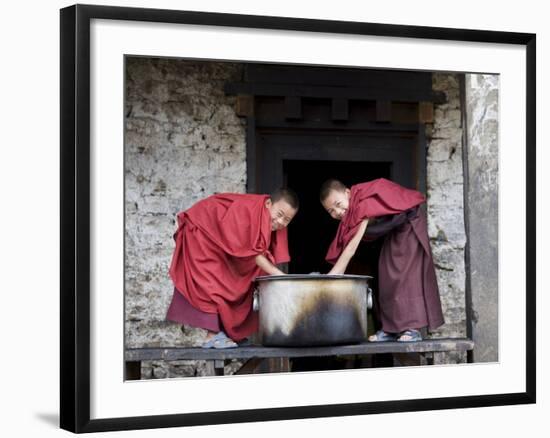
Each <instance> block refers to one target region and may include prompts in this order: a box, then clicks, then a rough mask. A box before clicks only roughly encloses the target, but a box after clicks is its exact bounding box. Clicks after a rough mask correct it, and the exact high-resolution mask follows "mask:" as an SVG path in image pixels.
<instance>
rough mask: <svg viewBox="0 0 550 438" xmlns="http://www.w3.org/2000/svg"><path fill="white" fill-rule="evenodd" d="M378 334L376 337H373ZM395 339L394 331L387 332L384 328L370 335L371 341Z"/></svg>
mask: <svg viewBox="0 0 550 438" xmlns="http://www.w3.org/2000/svg"><path fill="white" fill-rule="evenodd" d="M374 336H376V338H375V339H373V337H374ZM390 341H395V335H394V334H393V333H386V332H385V331H384V330H378V331H377V332H376V333H375V334H374V335H372V336H369V342H390Z"/></svg>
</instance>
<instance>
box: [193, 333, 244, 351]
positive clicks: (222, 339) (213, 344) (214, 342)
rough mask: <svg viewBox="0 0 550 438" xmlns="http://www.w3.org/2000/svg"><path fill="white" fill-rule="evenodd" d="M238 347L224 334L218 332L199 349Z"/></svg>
mask: <svg viewBox="0 0 550 438" xmlns="http://www.w3.org/2000/svg"><path fill="white" fill-rule="evenodd" d="M235 347H238V345H237V343H236V342H234V341H233V340H232V339H230V338H228V337H227V335H226V334H225V333H224V332H218V333H216V334H215V335H214V336H212V337H211V338H210V339H209V340H208V341H206V342H205V343H203V344H202V345H201V348H216V349H223V348H235Z"/></svg>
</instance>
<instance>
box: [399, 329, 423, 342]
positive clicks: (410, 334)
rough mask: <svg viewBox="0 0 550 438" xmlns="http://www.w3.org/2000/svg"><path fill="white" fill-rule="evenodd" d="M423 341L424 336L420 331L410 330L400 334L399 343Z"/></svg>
mask: <svg viewBox="0 0 550 438" xmlns="http://www.w3.org/2000/svg"><path fill="white" fill-rule="evenodd" d="M421 340H422V335H421V334H420V331H419V330H415V329H408V330H404V331H402V332H401V333H399V336H398V337H397V342H418V341H421Z"/></svg>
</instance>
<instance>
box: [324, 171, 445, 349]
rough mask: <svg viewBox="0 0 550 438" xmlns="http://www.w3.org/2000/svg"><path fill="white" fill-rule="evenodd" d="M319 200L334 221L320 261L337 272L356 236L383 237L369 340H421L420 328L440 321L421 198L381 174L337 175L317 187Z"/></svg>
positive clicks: (353, 247)
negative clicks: (364, 178) (362, 178)
mask: <svg viewBox="0 0 550 438" xmlns="http://www.w3.org/2000/svg"><path fill="white" fill-rule="evenodd" d="M320 199H321V204H322V205H323V207H324V208H325V210H326V211H327V212H328V213H329V214H330V215H331V216H332V217H333V218H334V219H337V220H339V221H340V225H339V227H338V231H337V233H336V237H335V239H334V241H333V242H332V244H331V245H330V248H329V250H328V253H327V256H326V260H327V261H328V262H330V263H332V264H334V267H333V268H332V270H331V271H330V272H329V274H343V273H344V272H345V270H346V267H347V265H348V263H349V262H350V260H351V258H352V257H353V255H354V254H355V251H356V250H357V247H358V246H359V243H360V242H361V240H367V241H368V240H374V239H377V238H380V237H383V238H384V242H383V244H382V249H381V251H380V258H379V262H378V285H379V291H378V302H377V304H378V306H377V310H378V316H379V320H380V323H381V329H380V330H378V331H377V332H376V334H374V335H372V336H370V337H369V341H372V342H377V341H390V340H397V341H401V342H412V341H419V340H422V336H421V333H420V329H421V328H424V327H428V328H429V329H430V330H433V329H435V328H437V327H439V326H440V325H442V324H443V323H444V320H443V313H442V310H441V302H440V298H439V289H438V286H437V280H436V276H435V269H434V265H433V260H432V253H431V248H430V243H429V239H428V232H427V225H426V217H425V215H424V214H423V212H422V211H421V210H420V209H419V206H420V204H422V203H424V202H425V201H426V199H425V198H424V196H423V195H422V194H421V193H420V192H417V191H416V190H410V189H407V188H404V187H402V186H400V185H399V184H396V183H394V182H392V181H389V180H387V179H384V178H380V179H376V180H374V181H369V182H366V183H362V184H357V185H354V186H352V187H351V189H349V188H347V187H346V186H345V185H344V184H342V183H341V182H340V181H338V180H334V179H333V180H329V181H326V182H325V183H324V184H323V186H322V187H321V193H320Z"/></svg>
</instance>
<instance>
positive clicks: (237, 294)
mask: <svg viewBox="0 0 550 438" xmlns="http://www.w3.org/2000/svg"><path fill="white" fill-rule="evenodd" d="M297 210H298V198H297V196H296V194H295V193H294V192H293V191H292V190H290V189H280V190H278V191H276V192H275V193H273V194H272V195H271V196H270V195H253V194H236V193H221V194H217V195H212V196H210V197H208V198H206V199H203V200H202V201H199V202H198V203H196V204H195V205H193V206H192V207H191V208H189V209H188V210H186V211H183V212H181V213H179V214H178V229H177V231H176V233H175V234H174V240H175V241H176V247H175V250H174V255H173V257H172V263H171V266H170V277H171V278H172V281H173V283H174V295H173V297H172V303H171V305H170V308H169V309H168V312H167V315H166V318H167V319H168V320H171V321H176V322H179V323H180V324H187V325H191V326H194V327H201V328H204V329H206V330H207V336H206V339H205V342H204V343H203V345H202V346H203V348H233V347H236V346H237V343H236V342H235V341H240V340H243V339H244V338H246V337H247V336H248V335H250V334H252V333H254V332H255V331H257V330H258V316H257V313H256V312H253V310H252V299H253V294H252V283H253V281H254V279H255V278H256V277H257V276H260V275H266V274H268V275H282V274H284V273H283V272H282V271H281V270H280V269H278V268H277V266H276V265H277V264H279V263H284V262H288V261H289V260H290V256H289V253H288V243H287V229H286V227H287V225H288V224H289V223H290V221H291V220H292V218H293V217H294V215H295V214H296V212H297Z"/></svg>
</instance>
